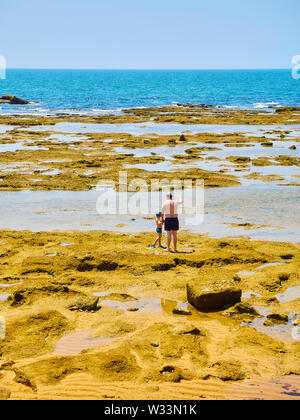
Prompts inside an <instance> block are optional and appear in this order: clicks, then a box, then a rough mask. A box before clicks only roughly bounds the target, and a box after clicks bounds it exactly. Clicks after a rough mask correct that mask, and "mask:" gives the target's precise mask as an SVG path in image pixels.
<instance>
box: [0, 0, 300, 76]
mask: <svg viewBox="0 0 300 420" xmlns="http://www.w3.org/2000/svg"><path fill="white" fill-rule="evenodd" d="M0 6H1V7H0V14H1V23H0V55H4V56H5V57H6V60H7V66H8V67H10V68H13V67H16V68H17V67H20V68H27V67H29V68H99V69H102V68H104V69H114V68H119V69H127V68H131V69H140V68H144V69H145V68H146V69H153V68H157V69H163V68H165V69H180V68H181V69H189V68H191V69H202V68H203V69H213V68H216V69H225V68H289V67H290V66H291V58H292V56H294V55H297V54H300V25H299V17H300V1H299V0H180V1H178V0H1V5H0Z"/></svg>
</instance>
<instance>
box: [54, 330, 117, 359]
mask: <svg viewBox="0 0 300 420" xmlns="http://www.w3.org/2000/svg"><path fill="white" fill-rule="evenodd" d="M93 333H94V331H93V330H89V331H75V332H73V333H70V334H67V335H65V336H64V337H62V338H61V339H60V340H58V341H57V343H56V346H55V350H54V354H60V355H67V356H74V355H76V354H79V353H81V352H82V351H83V350H89V349H94V348H98V347H103V346H108V345H110V344H112V343H113V342H114V341H116V340H117V338H111V337H91V335H92V334H93Z"/></svg>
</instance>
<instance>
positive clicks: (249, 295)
mask: <svg viewBox="0 0 300 420" xmlns="http://www.w3.org/2000/svg"><path fill="white" fill-rule="evenodd" d="M252 297H261V295H260V294H259V293H255V292H244V293H243V294H242V299H250V298H252Z"/></svg>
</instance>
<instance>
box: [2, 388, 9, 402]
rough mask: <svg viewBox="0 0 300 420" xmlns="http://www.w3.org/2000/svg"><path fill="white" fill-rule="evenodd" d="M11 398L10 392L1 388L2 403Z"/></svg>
mask: <svg viewBox="0 0 300 420" xmlns="http://www.w3.org/2000/svg"><path fill="white" fill-rule="evenodd" d="M9 398H10V390H9V389H7V388H3V387H0V401H1V400H2V401H3V400H8V399H9Z"/></svg>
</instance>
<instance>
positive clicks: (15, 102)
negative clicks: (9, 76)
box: [0, 95, 29, 105]
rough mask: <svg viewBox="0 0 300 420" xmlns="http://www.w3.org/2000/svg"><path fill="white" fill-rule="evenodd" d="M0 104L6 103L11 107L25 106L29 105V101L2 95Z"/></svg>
mask: <svg viewBox="0 0 300 420" xmlns="http://www.w3.org/2000/svg"><path fill="white" fill-rule="evenodd" d="M0 102H4V103H8V104H11V105H27V104H29V101H26V100H25V99H21V98H18V97H17V96H13V95H3V96H0Z"/></svg>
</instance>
